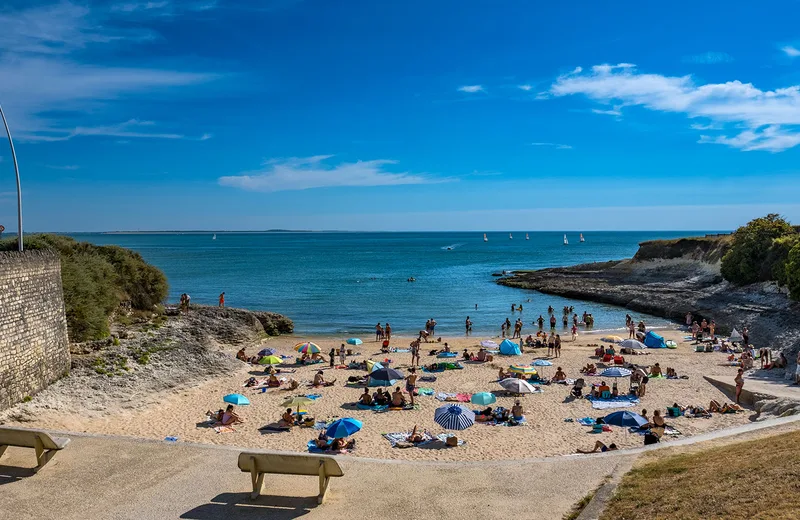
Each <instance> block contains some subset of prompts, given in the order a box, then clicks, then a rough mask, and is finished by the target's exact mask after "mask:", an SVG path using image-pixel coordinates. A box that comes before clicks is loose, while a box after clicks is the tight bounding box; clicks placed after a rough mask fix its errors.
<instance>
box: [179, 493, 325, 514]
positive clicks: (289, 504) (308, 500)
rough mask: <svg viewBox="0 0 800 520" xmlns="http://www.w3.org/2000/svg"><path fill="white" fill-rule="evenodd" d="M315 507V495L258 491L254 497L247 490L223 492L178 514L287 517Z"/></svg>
mask: <svg viewBox="0 0 800 520" xmlns="http://www.w3.org/2000/svg"><path fill="white" fill-rule="evenodd" d="M316 507H317V497H316V496H313V497H281V496H271V495H261V496H259V497H258V498H257V499H255V500H251V499H250V494H249V493H222V494H219V495H217V496H215V497H214V498H212V499H211V500H210V501H209V503H208V504H203V505H201V506H197V507H195V508H194V509H192V510H191V511H187V512H186V513H184V514H182V515H181V516H180V517H181V518H187V519H191V520H212V519H217V518H225V519H226V520H239V519H251V518H252V519H259V520H262V519H264V518H269V519H270V520H289V519H292V518H299V517H301V516H303V515H307V514H308V513H310V512H311V510H312V509H314V508H316Z"/></svg>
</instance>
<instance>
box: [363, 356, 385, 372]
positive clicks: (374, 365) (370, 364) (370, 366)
mask: <svg viewBox="0 0 800 520" xmlns="http://www.w3.org/2000/svg"><path fill="white" fill-rule="evenodd" d="M379 368H383V365H381V364H380V362H378V361H372V360H371V359H368V360H367V372H372V371H373V370H378V369H379Z"/></svg>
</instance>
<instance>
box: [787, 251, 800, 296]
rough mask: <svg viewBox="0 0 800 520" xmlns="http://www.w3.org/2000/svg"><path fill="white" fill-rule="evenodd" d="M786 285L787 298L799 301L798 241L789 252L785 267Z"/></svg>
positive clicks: (799, 254) (799, 263) (799, 258)
mask: <svg viewBox="0 0 800 520" xmlns="http://www.w3.org/2000/svg"><path fill="white" fill-rule="evenodd" d="M785 277H786V285H787V286H788V287H789V297H790V298H791V299H793V300H798V301H800V240H798V241H797V242H796V243H795V245H794V246H793V247H792V249H791V250H790V251H789V255H788V258H787V259H786V267H785Z"/></svg>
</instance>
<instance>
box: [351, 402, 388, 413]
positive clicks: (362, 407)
mask: <svg viewBox="0 0 800 520" xmlns="http://www.w3.org/2000/svg"><path fill="white" fill-rule="evenodd" d="M356 408H358V409H359V410H372V411H373V412H378V411H381V410H386V409H387V408H389V405H386V404H381V405H377V404H371V405H366V404H361V403H358V404H356Z"/></svg>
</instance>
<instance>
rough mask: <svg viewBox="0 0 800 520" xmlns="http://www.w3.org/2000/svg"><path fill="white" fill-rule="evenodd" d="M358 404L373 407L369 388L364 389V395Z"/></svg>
mask: <svg viewBox="0 0 800 520" xmlns="http://www.w3.org/2000/svg"><path fill="white" fill-rule="evenodd" d="M358 402H359V403H361V404H363V405H365V406H372V396H371V395H370V394H369V388H365V389H364V393H363V394H361V397H360V398H359V400H358Z"/></svg>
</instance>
